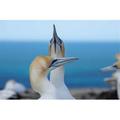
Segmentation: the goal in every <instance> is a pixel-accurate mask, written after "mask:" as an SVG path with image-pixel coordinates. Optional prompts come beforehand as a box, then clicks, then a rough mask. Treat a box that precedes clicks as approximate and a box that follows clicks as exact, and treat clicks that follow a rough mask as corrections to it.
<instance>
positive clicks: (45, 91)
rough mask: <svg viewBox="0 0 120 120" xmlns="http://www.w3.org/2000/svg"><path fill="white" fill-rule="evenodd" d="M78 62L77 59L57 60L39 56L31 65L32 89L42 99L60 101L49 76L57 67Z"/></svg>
mask: <svg viewBox="0 0 120 120" xmlns="http://www.w3.org/2000/svg"><path fill="white" fill-rule="evenodd" d="M74 60H77V58H72V57H71V58H56V59H53V58H52V57H50V56H38V57H36V58H35V59H34V60H33V62H32V64H31V65H30V82H31V86H32V89H33V90H34V91H35V92H37V93H39V94H40V95H41V99H59V95H58V94H57V93H58V92H57V89H56V87H55V86H54V85H53V84H52V83H51V82H50V81H49V80H48V78H47V77H48V74H49V72H50V71H51V70H54V69H56V68H57V67H59V66H61V65H63V64H66V63H68V62H72V61H74Z"/></svg>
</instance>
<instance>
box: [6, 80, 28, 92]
mask: <svg viewBox="0 0 120 120" xmlns="http://www.w3.org/2000/svg"><path fill="white" fill-rule="evenodd" d="M5 89H6V90H12V91H15V92H16V93H22V92H24V91H25V90H26V88H25V86H24V85H23V84H21V83H19V82H16V81H15V80H9V81H8V82H7V83H6V85H5Z"/></svg>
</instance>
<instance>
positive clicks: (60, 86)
mask: <svg viewBox="0 0 120 120" xmlns="http://www.w3.org/2000/svg"><path fill="white" fill-rule="evenodd" d="M49 55H50V56H51V57H52V58H61V57H64V56H65V48H64V43H63V41H62V40H61V39H60V38H59V37H58V35H57V32H56V28H55V25H53V37H52V39H51V40H50V44H49ZM50 82H51V83H52V84H53V85H54V86H55V87H56V88H57V91H58V94H59V97H60V98H59V99H74V97H73V96H72V95H71V93H70V92H69V89H68V88H67V86H66V85H65V82H64V66H60V67H58V68H56V69H55V70H52V71H51V73H50Z"/></svg>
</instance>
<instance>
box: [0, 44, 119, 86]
mask: <svg viewBox="0 0 120 120" xmlns="http://www.w3.org/2000/svg"><path fill="white" fill-rule="evenodd" d="M47 46H48V43H47V42H46V43H41V42H28V43H27V42H0V88H2V87H3V86H4V84H5V82H6V81H7V80H9V79H15V80H17V81H19V82H21V83H23V84H24V85H26V87H30V82H29V65H30V63H31V62H32V60H33V59H34V58H35V57H36V56H37V55H48V47H47ZM65 48H66V56H74V57H79V60H78V61H76V62H74V63H72V64H67V65H65V70H66V71H65V83H66V84H67V85H68V86H69V87H109V86H108V85H107V84H106V83H104V81H103V79H104V77H109V76H110V75H111V73H103V72H101V71H100V68H102V67H104V66H107V65H111V64H112V63H113V62H115V58H114V56H115V54H116V53H118V52H119V50H120V49H119V48H120V43H87V42H85V43H83V42H82V43H74V42H73V43H65Z"/></svg>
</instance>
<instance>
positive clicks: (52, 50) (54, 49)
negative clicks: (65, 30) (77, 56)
mask: <svg viewBox="0 0 120 120" xmlns="http://www.w3.org/2000/svg"><path fill="white" fill-rule="evenodd" d="M64 51H65V50H64V43H63V41H62V40H61V39H60V38H59V37H58V35H57V32H56V28H55V25H53V37H52V39H51V40H50V44H49V55H50V56H52V57H54V58H57V57H64V54H65V53H64Z"/></svg>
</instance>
